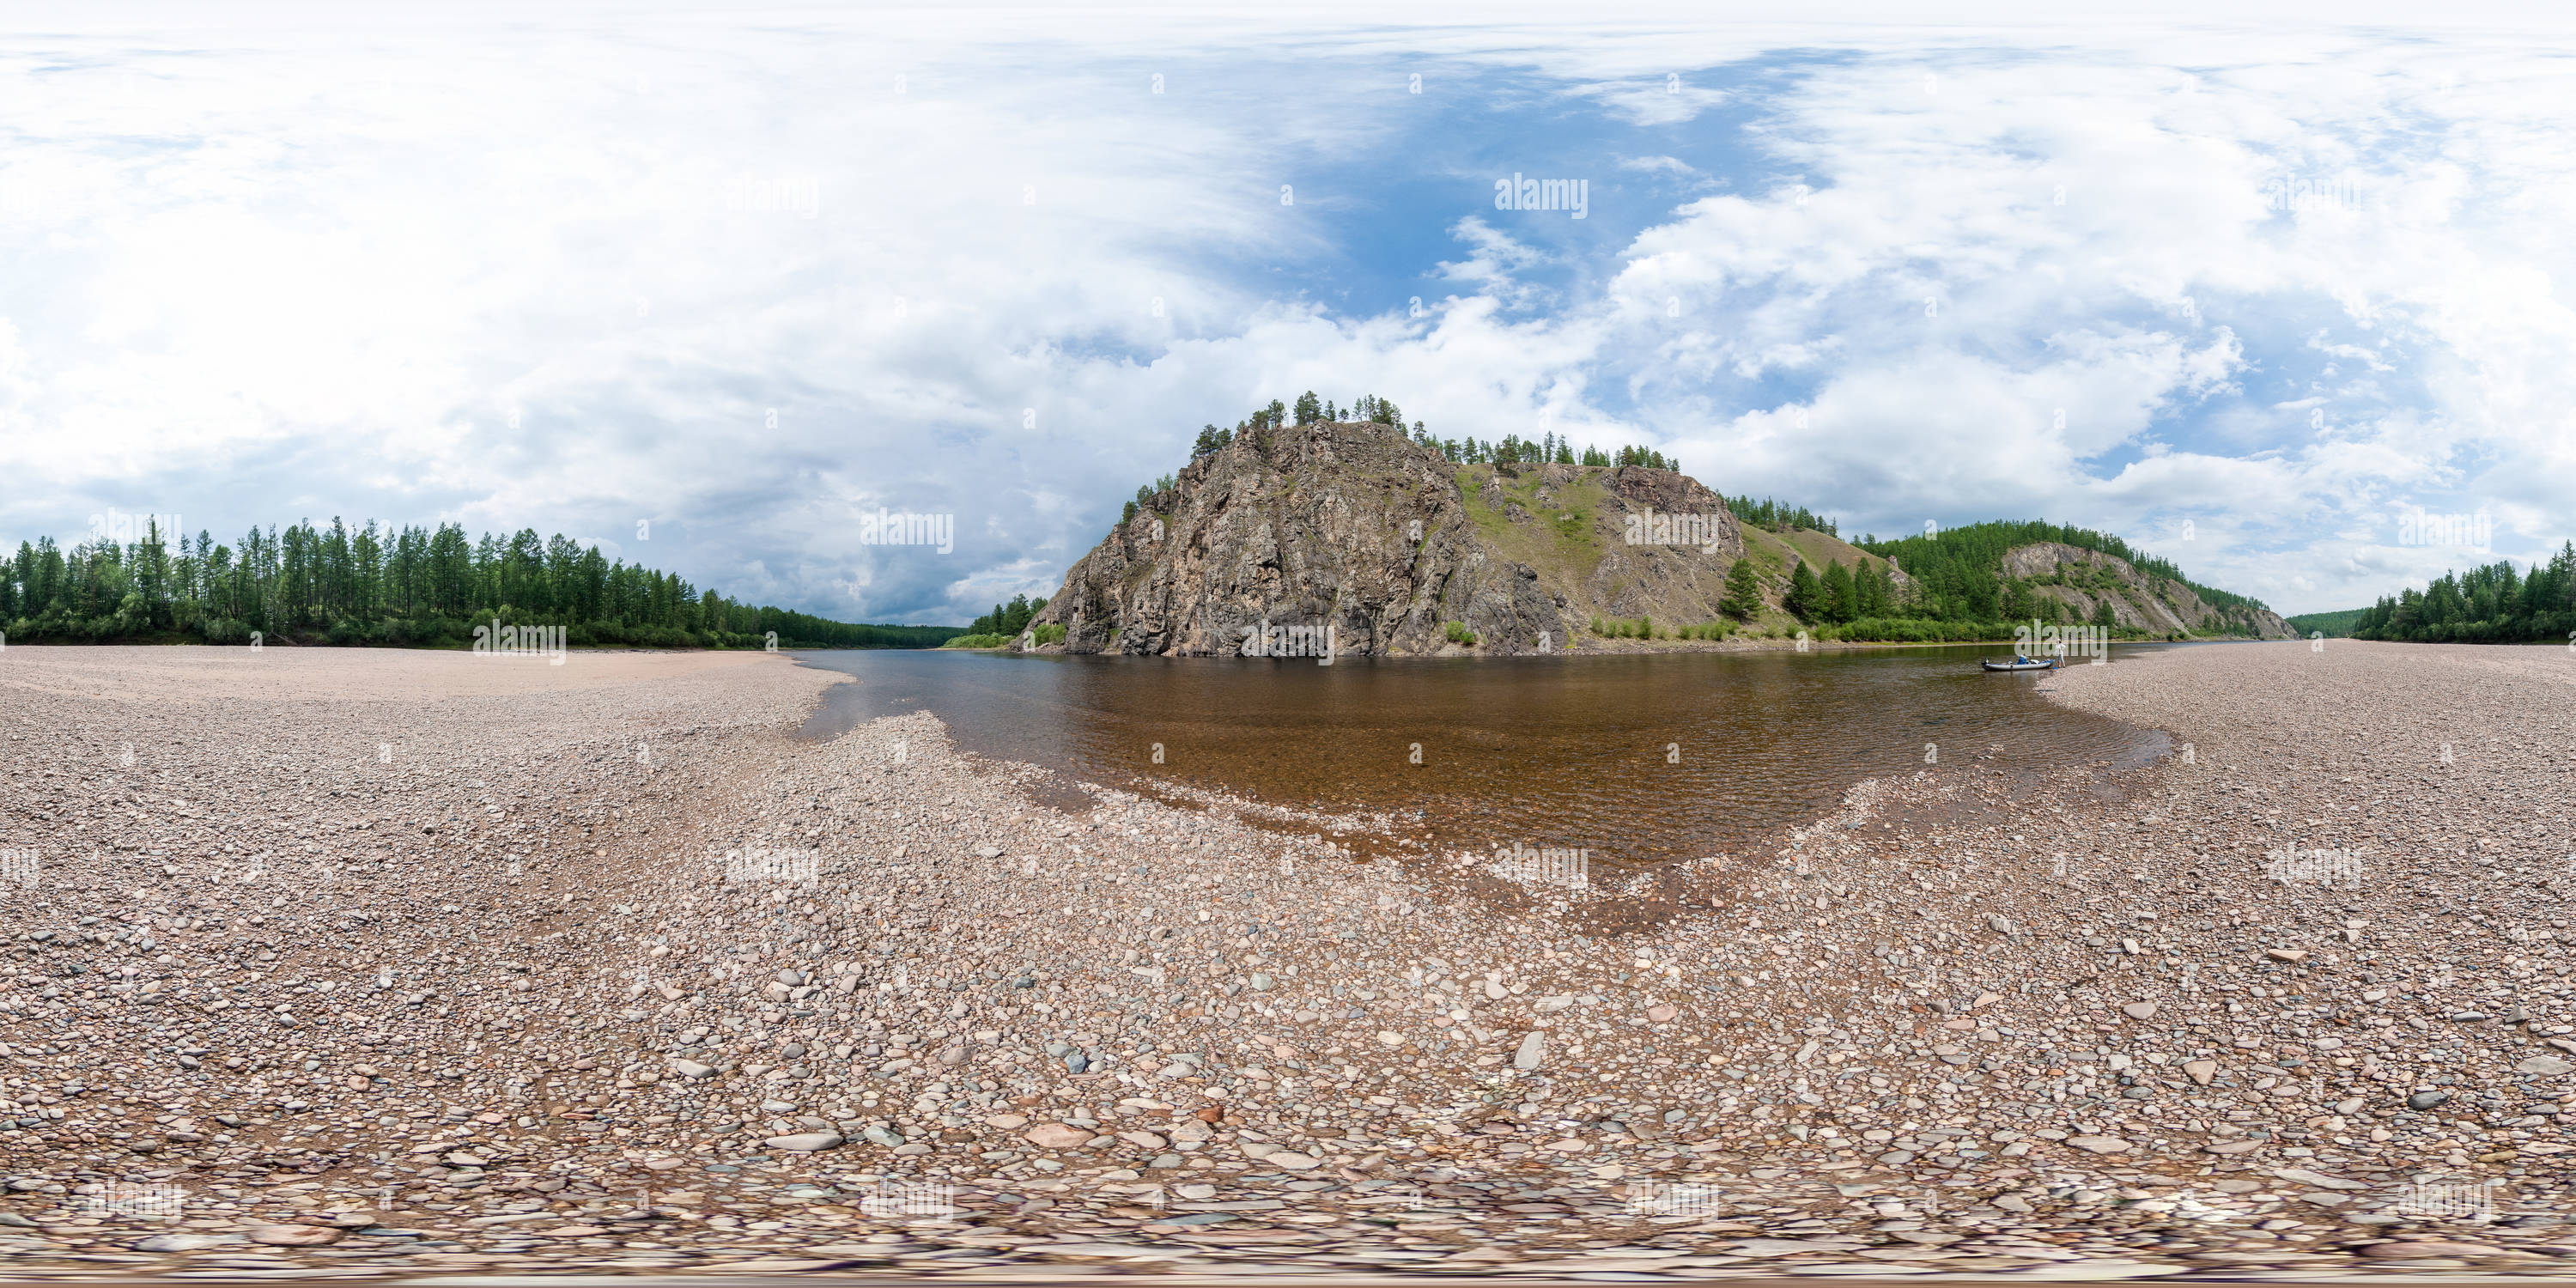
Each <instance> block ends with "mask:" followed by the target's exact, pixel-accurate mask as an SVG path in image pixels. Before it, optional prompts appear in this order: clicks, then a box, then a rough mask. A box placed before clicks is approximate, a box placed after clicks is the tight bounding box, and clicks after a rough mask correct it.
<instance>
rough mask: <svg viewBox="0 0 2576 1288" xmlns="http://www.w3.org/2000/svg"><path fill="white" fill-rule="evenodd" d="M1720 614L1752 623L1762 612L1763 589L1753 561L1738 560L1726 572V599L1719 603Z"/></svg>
mask: <svg viewBox="0 0 2576 1288" xmlns="http://www.w3.org/2000/svg"><path fill="white" fill-rule="evenodd" d="M1717 608H1718V611H1719V612H1722V613H1724V614H1726V615H1727V616H1729V617H1732V618H1735V619H1736V620H1738V621H1746V622H1749V621H1752V620H1753V619H1754V618H1755V617H1756V616H1759V615H1760V614H1761V612H1762V587H1761V584H1760V582H1759V581H1758V580H1756V578H1755V576H1754V571H1753V561H1752V560H1751V559H1738V560H1736V561H1735V566H1734V567H1733V568H1730V569H1727V571H1726V597H1725V598H1724V599H1721V600H1719V601H1718V604H1717Z"/></svg>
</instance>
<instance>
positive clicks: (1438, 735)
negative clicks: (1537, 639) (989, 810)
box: [798, 645, 2207, 867]
mask: <svg viewBox="0 0 2576 1288" xmlns="http://www.w3.org/2000/svg"><path fill="white" fill-rule="evenodd" d="M2156 647H2167V646H2157V645H2141V646H2116V647H2114V649H2113V650H2112V659H2111V662H2110V665H2113V666H2117V665H2119V664H2120V661H2121V659H2123V658H2127V657H2135V656H2137V655H2138V654H2139V653H2140V652H2142V651H2144V650H2145V649H2148V648H2156ZM2186 647H2207V646H2186ZM2010 652H2011V650H2010V649H2009V648H2008V647H1996V646H1959V647H1941V648H1890V649H1854V650H1837V651H1832V652H1825V651H1818V652H1813V653H1804V654H1801V653H1794V652H1762V653H1754V652H1737V653H1649V654H1633V655H1611V656H1598V655H1595V656H1571V657H1507V658H1349V657H1345V658H1340V659H1337V660H1336V661H1335V662H1334V664H1333V665H1331V666H1318V665H1316V664H1315V662H1314V660H1313V659H1311V658H1294V659H1291V658H1159V657H1111V656H1082V657H1067V656H1016V655H1006V654H991V653H980V652H961V651H939V652H911V651H893V650H878V651H813V652H804V653H800V654H798V659H799V660H800V661H801V662H803V663H804V664H806V665H809V666H816V667H822V668H826V669H830V670H835V671H843V672H847V673H849V674H851V675H855V676H857V677H858V678H859V683H857V684H845V685H839V686H836V687H834V688H833V689H832V690H831V691H830V692H829V694H828V695H827V697H826V698H825V701H824V705H823V706H822V707H821V708H820V709H818V710H817V711H816V712H815V714H814V716H813V717H812V719H811V720H809V721H808V722H807V724H806V725H805V727H804V729H803V730H802V732H803V733H804V734H805V735H806V736H809V737H818V738H829V737H832V736H835V735H837V734H839V733H840V732H842V731H844V730H847V729H849V728H851V727H852V726H854V725H856V724H858V723H860V722H862V721H865V720H869V719H872V718H875V717H877V716H881V715H889V714H900V713H904V712H909V711H915V710H922V709H927V710H929V711H931V712H932V713H934V714H936V715H937V716H938V717H939V718H940V719H941V720H942V721H944V722H946V724H947V726H948V729H949V732H950V736H951V737H952V738H953V739H954V740H955V741H956V743H957V744H958V746H959V747H961V748H962V749H964V750H966V751H970V752H973V753H975V754H977V755H979V756H983V757H987V758H990V759H996V760H1016V761H1024V762H1027V763H1030V764H1034V765H1038V766H1041V767H1043V768H1046V769H1049V770H1052V771H1055V772H1056V773H1057V774H1059V775H1061V776H1063V777H1065V778H1067V779H1070V780H1073V781H1077V782H1086V783H1097V784H1104V785H1108V786H1114V787H1120V788H1125V789H1128V790H1146V791H1149V792H1154V793H1155V794H1170V793H1167V792H1164V791H1158V790H1157V788H1158V787H1160V788H1179V789H1183V791H1185V792H1186V791H1188V790H1191V789H1196V790H1199V791H1208V792H1218V793H1224V794H1228V795H1232V796H1236V797H1241V798H1247V799H1249V800H1252V801H1255V802H1259V803H1263V804H1269V805H1278V806H1285V807H1290V808H1293V809H1296V810H1303V811H1312V812H1315V813H1318V814H1326V815H1374V816H1381V817H1387V816H1391V817H1392V818H1393V820H1394V824H1395V825H1394V828H1393V831H1394V833H1395V834H1396V836H1397V837H1398V838H1399V839H1401V840H1402V841H1405V842H1408V843H1411V844H1415V845H1424V846H1428V847H1430V848H1432V849H1434V850H1440V851H1473V852H1477V853H1488V854H1490V853H1492V852H1493V851H1495V850H1497V849H1501V848H1504V847H1509V846H1513V845H1526V846H1530V847H1533V848H1567V849H1581V850H1585V851H1588V852H1589V854H1590V856H1591V858H1592V859H1593V860H1595V861H1600V862H1607V863H1611V864H1614V865H1618V866H1622V867H1625V866H1632V865H1642V866H1652V865H1656V864H1660V863H1665V862H1669V861H1672V860H1677V859H1688V858H1698V857H1702V856H1706V855H1712V854H1722V853H1733V854H1743V853H1746V852H1748V851H1749V849H1750V847H1752V846H1754V845H1756V844H1759V843H1761V842H1762V841H1763V840H1764V839H1766V838H1771V837H1776V836H1778V835H1779V834H1781V833H1782V832H1783V831H1784V830H1785V829H1787V828H1790V827H1794V826H1800V825H1803V824H1806V823H1810V822H1812V821H1814V820H1815V819H1817V818H1819V817H1821V816H1823V815H1826V814H1830V813H1832V812H1833V811H1834V809H1835V808H1836V807H1837V805H1838V804H1839V803H1840V801H1841V798H1842V795H1843V793H1844V791H1845V790H1847V789H1848V788H1850V787H1851V786H1852V785H1853V784H1854V783H1857V782H1859V781H1860V780H1862V779H1864V778H1871V777H1885V776H1890V775H1901V774H1910V773H1913V772H1915V771H1917V770H1920V769H1924V768H1926V767H1927V765H1928V766H1930V767H1932V768H1934V769H1935V770H1936V771H1938V770H1940V768H1941V767H1943V766H1949V767H1952V768H1956V767H1960V766H1964V765H1969V764H1975V765H1977V766H1978V767H1979V768H1980V769H1997V770H2002V771H2005V772H2027V771H2046V770H2058V769H2066V768H2073V767H2081V766H2088V765H2098V766H2102V767H2105V768H2109V767H2114V766H2120V765H2127V764H2135V763H2143V762H2144V761H2147V760H2151V759H2153V758H2154V756H2155V755H2157V754H2158V753H2160V752H2161V751H2162V750H2163V748H2164V746H2165V739H2164V737H2163V736H2162V735H2161V734H2157V733H2153V732H2151V731H2146V730H2139V729H2134V728H2131V727H2129V726H2127V725H2123V724H2120V723H2118V722H2116V721H2112V720H2107V719H2104V718H2101V717H2098V716H2091V715H2086V714H2083V713H2081V712H2076V711H2070V710H2067V709H2065V708H2063V707H2060V706H2058V705H2057V704H2055V703H2054V702H2052V701H2051V700H2049V699H2048V698H2046V697H2044V696H2041V695H2040V694H2039V693H2038V692H2036V690H2037V689H2038V688H2039V687H2041V686H2042V685H2046V684H2048V683H2051V682H2052V677H2051V676H2050V675H2048V674H2047V673H2038V674H1999V673H1998V674H1990V673H1987V672H1985V671H1982V670H1980V669H1979V668H1978V666H1977V661H1978V659H1980V658H1988V657H2001V656H2006V655H2009V653H2010ZM1158 748H1159V751H1160V755H1161V760H1160V762H1159V763H1157V762H1156V760H1155V756H1156V753H1157V750H1158ZM1417 750H1418V752H1419V757H1420V763H1419V764H1416V763H1414V761H1415V756H1416V753H1417ZM1291 830H1298V831H1304V832H1310V833H1311V832H1315V831H1318V830H1321V829H1319V828H1317V827H1316V826H1314V825H1313V824H1308V825H1306V826H1303V827H1299V828H1292V829H1291Z"/></svg>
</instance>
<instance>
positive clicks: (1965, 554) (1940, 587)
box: [1852, 520, 2269, 622]
mask: <svg viewBox="0 0 2576 1288" xmlns="http://www.w3.org/2000/svg"><path fill="white" fill-rule="evenodd" d="M2044 541H2054V542H2057V543H2058V544H2060V545H2068V546H2073V547H2075V548H2076V549H2078V550H2091V551H2095V552H2098V553H2101V554H2106V555H2109V556H2111V557H2112V558H2114V559H2121V560H2126V561H2127V562H2128V563H2129V565H2130V566H2131V567H2134V568H2136V569H2137V570H2138V571H2139V572H2142V573H2146V574H2149V575H2151V576H2156V577H2162V578H2165V579H2166V580H2169V581H2173V582H2177V583H2180V584H2181V585H2182V586H2184V587H2186V588H2188V589H2189V590H2190V591H2191V592H2192V593H2193V594H2195V595H2198V596H2200V598H2201V602H2203V603H2205V604H2207V605H2209V606H2210V607H2212V608H2214V609H2218V610H2220V611H2221V612H2224V613H2232V614H2246V613H2254V612H2264V611H2269V610H2268V609H2267V608H2266V607H2265V605H2264V604H2263V602H2262V601H2261V600H2258V599H2249V598H2247V597H2246V596H2243V595H2237V594H2231V593H2229V592H2227V591H2224V590H2219V589H2217V588H2215V587H2211V586H2204V585H2201V584H2200V583H2199V582H2196V581H2193V580H2191V579H2190V578H2188V577H2185V576H2183V575H2182V569H2180V568H2177V567H2175V566H2174V565H2173V563H2172V562H2171V561H2169V560H2165V559H2159V558H2157V557H2155V556H2153V555H2150V554H2147V553H2145V552H2144V551H2139V550H2132V549H2130V547H2129V544H2128V543H2127V542H2125V541H2122V540H2121V539H2119V538H2118V537H2115V536H2112V535H2110V534H2109V533H2105V532H2095V531H2093V530H2091V529H2089V528H2075V527H2068V526H2066V525H2064V524H2058V523H2049V522H2046V521H2044V520H2034V521H2030V522H2023V523H2014V522H2006V521H2000V520H1999V521H1994V522H1988V523H1972V524H1969V525H1967V526H1965V527H1957V528H1944V529H1942V530H1941V531H1939V532H1938V533H1935V534H1932V535H1929V536H1909V537H1901V538H1898V539H1896V540H1892V541H1880V540H1878V539H1876V538H1874V537H1869V536H1864V537H1862V538H1861V539H1860V540H1858V541H1855V542H1853V543H1852V544H1853V545H1856V546H1858V547H1860V548H1861V549H1863V550H1866V551H1868V552H1870V553H1871V554H1874V555H1877V556H1880V557H1881V558H1894V559H1895V560H1896V561H1897V563H1898V565H1899V566H1901V567H1903V568H1904V569H1905V573H1906V575H1907V576H1908V577H1910V578H1912V579H1913V581H1914V583H1915V595H1916V598H1917V602H1919V603H1921V604H1923V605H1924V607H1925V608H1926V609H1927V610H1929V611H1928V612H1926V613H1924V614H1923V615H1925V616H1931V617H1936V618H1949V619H1955V620H1961V621H1999V622H2016V621H2021V620H2024V619H2026V618H2028V617H2029V616H2030V615H2031V597H2030V595H2029V588H2028V586H2027V585H2025V584H2023V582H2022V580H2021V579H2018V578H2014V577H2009V576H2006V575H2005V574H2004V555H2005V553H2006V552H2007V551H2010V550H2014V549H2017V548H2019V547H2022V546H2028V545H2033V544H2036V543H2039V542H2044Z"/></svg>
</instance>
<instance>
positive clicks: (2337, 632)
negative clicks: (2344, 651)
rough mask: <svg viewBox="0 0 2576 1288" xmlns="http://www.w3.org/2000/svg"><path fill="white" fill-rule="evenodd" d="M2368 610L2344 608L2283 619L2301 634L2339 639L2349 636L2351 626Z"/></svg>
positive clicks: (2358, 621) (2356, 623)
mask: <svg viewBox="0 0 2576 1288" xmlns="http://www.w3.org/2000/svg"><path fill="white" fill-rule="evenodd" d="M2369 611H2370V610H2369V609H2367V608H2344V609H2337V610H2336V611H2334V612H2331V613H2301V614H2299V615H2298V616H2296V617H2291V618H2287V619H2285V620H2287V621H2288V622H2289V623H2290V625H2291V627H2293V628H2294V629H2296V630H2297V631H2298V632H2299V633H2300V634H2301V635H2323V636H2325V637H2326V638H2327V639H2337V640H2339V639H2345V638H2348V637H2349V636H2351V634H2352V628H2353V627H2354V626H2356V625H2358V624H2359V623H2360V621H2361V615H2362V614H2363V613H2367V612H2369Z"/></svg>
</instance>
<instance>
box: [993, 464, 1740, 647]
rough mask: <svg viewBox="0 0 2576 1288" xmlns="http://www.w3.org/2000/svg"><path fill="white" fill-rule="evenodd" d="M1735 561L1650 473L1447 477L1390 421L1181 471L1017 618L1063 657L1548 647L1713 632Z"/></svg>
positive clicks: (1685, 494) (1588, 469) (1696, 512)
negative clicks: (1326, 633) (1621, 623)
mask: <svg viewBox="0 0 2576 1288" xmlns="http://www.w3.org/2000/svg"><path fill="white" fill-rule="evenodd" d="M1658 520H1660V522H1659V521H1658ZM1632 533H1633V534H1635V535H1636V536H1637V537H1638V538H1639V540H1638V542H1637V543H1636V544H1631V542H1630V540H1629V538H1630V536H1631V535H1632ZM1744 551H1745V539H1744V534H1743V533H1742V531H1741V530H1740V529H1739V528H1738V526H1737V524H1736V521H1735V518H1734V516H1733V515H1730V514H1728V513H1727V511H1726V507H1725V505H1724V503H1723V502H1722V501H1720V500H1719V498H1718V497H1717V495H1716V494H1715V493H1713V492H1711V491H1709V490H1708V489H1707V488H1705V487H1702V486H1700V485H1699V484H1698V483H1697V482H1694V481H1693V480H1691V479H1689V478H1687V477H1684V476H1683V475H1680V474H1676V473H1673V472H1671V471H1669V470H1652V469H1645V468H1642V467H1636V466H1626V467H1616V468H1611V467H1601V466H1581V465H1459V464H1455V463H1453V462H1450V461H1448V460H1446V459H1443V458H1442V457H1441V455H1440V454H1439V453H1438V452H1435V451H1433V450H1431V449H1430V448H1427V447H1424V446H1422V445H1420V444H1417V443H1415V442H1413V441H1412V440H1411V439H1409V438H1407V437H1405V435H1404V434H1403V432H1402V431H1401V430H1399V429H1397V428H1396V427H1394V426H1390V425H1379V424H1370V423H1348V422H1343V423H1319V424H1312V425H1301V426H1284V427H1280V428H1276V429H1271V430H1267V431H1263V430H1258V429H1256V430H1252V431H1249V432H1246V433H1244V434H1242V435H1239V436H1237V437H1236V438H1235V440H1234V441H1233V442H1232V443H1230V444H1228V445H1227V446H1225V447H1222V448H1219V449H1217V450H1216V451H1213V452H1210V453H1208V454H1206V455H1203V456H1200V457H1199V458H1197V459H1196V460H1193V461H1191V462H1190V464H1189V467H1188V468H1187V469H1185V470H1182V471H1181V473H1180V474H1179V476H1178V478H1177V481H1176V483H1175V485H1174V487H1173V488H1172V489H1171V490H1169V491H1167V492H1163V493H1159V494H1157V495H1156V496H1155V497H1154V498H1153V502H1152V504H1151V505H1150V506H1149V507H1146V508H1142V509H1139V510H1138V512H1137V513H1136V515H1135V516H1134V517H1133V518H1131V519H1129V520H1128V521H1126V522H1124V523H1122V524H1120V525H1119V526H1118V527H1117V529H1116V530H1115V531H1113V532H1111V533H1110V535H1109V538H1108V539H1107V540H1105V541H1103V542H1101V543H1100V545H1099V546H1098V548H1096V549H1094V550H1093V551H1092V552H1091V553H1090V554H1088V555H1085V556H1083V558H1082V560H1081V561H1080V562H1078V563H1076V564H1075V565H1074V566H1073V568H1072V569H1071V570H1070V571H1069V572H1067V573H1066V574H1065V579H1064V586H1063V588H1062V589H1061V590H1059V591H1058V592H1057V593H1056V594H1055V595H1054V596H1053V597H1052V598H1050V599H1048V601H1047V606H1046V609H1045V611H1044V612H1042V613H1040V614H1039V615H1038V617H1037V619H1036V622H1035V623H1034V624H1035V625H1056V626H1062V627H1063V628H1064V630H1065V636H1064V640H1063V642H1062V644H1061V645H1050V646H1048V647H1050V648H1055V647H1061V648H1063V649H1065V650H1067V651H1070V652H1076V653H1099V652H1109V653H1161V654H1174V655H1197V656H1204V655H1209V654H1219V653H1227V654H1231V653H1240V652H1243V651H1244V650H1245V644H1246V642H1247V641H1248V640H1250V641H1280V640H1284V641H1286V642H1287V647H1288V650H1289V651H1300V652H1302V651H1311V649H1310V648H1309V647H1308V644H1309V641H1312V640H1315V639H1318V638H1320V633H1321V632H1322V631H1323V630H1324V628H1326V627H1330V628H1331V632H1332V642H1333V648H1334V650H1335V651H1336V652H1339V653H1350V654H1376V653H1428V652H1437V651H1440V650H1442V649H1444V648H1454V647H1460V646H1461V645H1460V644H1459V643H1458V642H1457V637H1464V636H1472V637H1473V638H1474V640H1475V642H1476V647H1478V648H1479V649H1480V650H1482V651H1485V652H1500V653H1525V652H1537V651H1540V650H1541V649H1542V648H1545V649H1548V650H1552V651H1556V650H1563V649H1564V648H1565V647H1566V646H1567V644H1568V643H1569V642H1571V641H1574V640H1578V639H1581V638H1583V637H1584V635H1585V632H1586V631H1587V630H1588V628H1589V625H1590V623H1591V621H1592V620H1593V619H1594V618H1595V617H1596V616H1600V617H1621V618H1635V617H1652V618H1654V619H1655V620H1656V621H1658V622H1663V623H1668V624H1683V623H1697V622H1709V621H1714V620H1716V618H1717V616H1718V607H1717V605H1718V601H1719V600H1720V599H1721V598H1723V597H1724V594H1725V583H1726V574H1727V572H1728V570H1729V569H1731V568H1733V567H1734V565H1735V561H1736V560H1737V559H1738V558H1740V557H1742V556H1743V554H1744ZM1452 623H1455V624H1456V625H1457V628H1458V629H1457V630H1456V631H1455V632H1453V631H1452V630H1451V624H1452ZM1259 646H1260V645H1259V644H1258V643H1256V647H1259ZM1272 651H1274V652H1276V651H1280V650H1279V649H1278V648H1276V647H1274V648H1273V649H1272Z"/></svg>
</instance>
